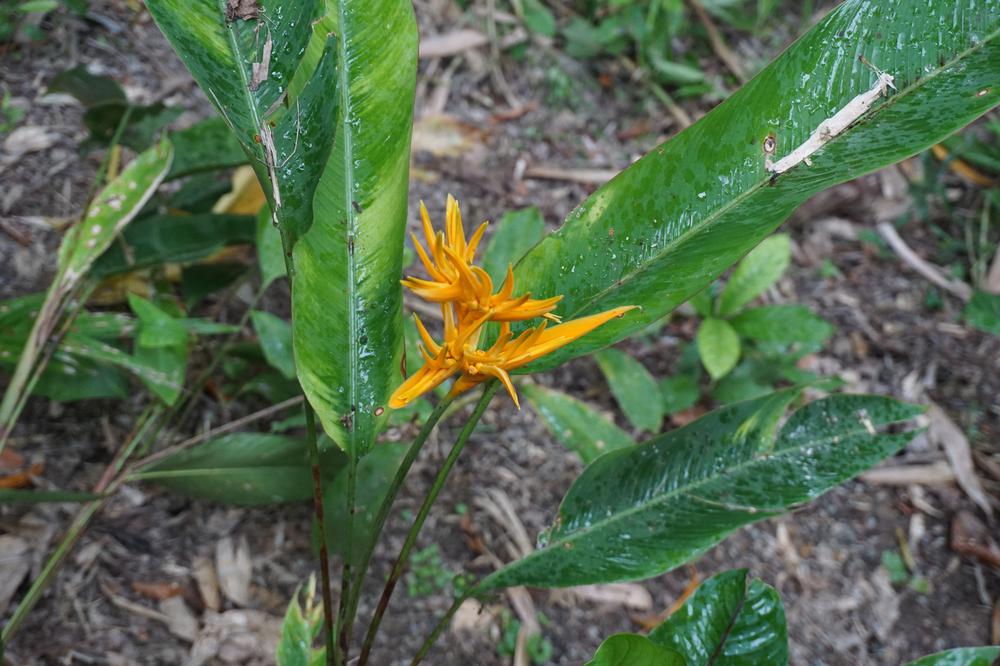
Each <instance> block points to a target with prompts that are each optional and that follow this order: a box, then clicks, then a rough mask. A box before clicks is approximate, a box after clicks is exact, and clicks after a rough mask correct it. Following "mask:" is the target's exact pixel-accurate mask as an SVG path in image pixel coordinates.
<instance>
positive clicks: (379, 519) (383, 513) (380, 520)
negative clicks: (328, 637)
mask: <svg viewBox="0 0 1000 666" xmlns="http://www.w3.org/2000/svg"><path fill="white" fill-rule="evenodd" d="M452 404H453V398H451V397H447V398H445V399H444V400H442V401H441V402H439V403H438V405H437V407H435V408H434V411H433V412H431V414H430V416H428V417H427V420H426V421H424V425H423V426H422V427H421V428H420V432H419V433H417V436H416V438H415V439H414V440H413V443H411V444H410V448H409V449H407V450H406V455H404V456H403V459H402V461H400V463H399V468H398V469H397V470H396V475H395V476H394V477H393V479H392V482H391V483H390V484H389V488H388V490H387V491H386V493H385V497H384V498H383V499H382V505H381V506H380V507H379V509H378V513H377V514H375V520H374V522H373V523H372V533H371V536H370V538H369V539H368V541H367V543H365V546H364V552H363V553H362V554H361V557H360V558H358V561H357V562H355V566H354V569H355V574H354V583H353V584H352V585H351V595H350V598H349V599H348V601H349V603H348V607H347V617H346V620H347V624H346V629H342V630H343V631H345V633H346V634H347V635H348V636H350V633H351V625H352V624H353V622H354V617H355V615H357V612H358V602H359V601H360V600H361V584H362V582H363V581H364V579H365V572H366V571H368V563H369V562H371V559H372V553H373V552H374V551H375V544H376V542H377V541H378V537H379V535H380V534H381V533H382V528H383V527H384V526H385V521H386V520H388V518H389V512H390V511H391V510H392V505H393V503H394V501H395V499H396V495H398V494H399V489H400V488H401V487H402V486H403V481H405V480H406V475H407V473H409V471H410V467H412V466H413V461H414V460H416V459H417V455H418V454H419V453H420V450H421V449H422V448H423V446H424V443H425V442H426V441H427V438H428V437H429V436H430V434H431V432H432V431H433V430H434V426H436V425H437V423H438V421H440V420H441V418H442V417H443V416H444V415H445V413H446V412H447V411H448V409H449V407H450V406H451V405H452Z"/></svg>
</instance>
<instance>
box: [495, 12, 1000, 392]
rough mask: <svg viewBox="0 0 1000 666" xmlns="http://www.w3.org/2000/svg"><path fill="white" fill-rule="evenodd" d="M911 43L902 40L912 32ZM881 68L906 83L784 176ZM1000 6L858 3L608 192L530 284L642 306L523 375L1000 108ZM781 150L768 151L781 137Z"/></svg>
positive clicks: (605, 302) (536, 291)
mask: <svg viewBox="0 0 1000 666" xmlns="http://www.w3.org/2000/svg"><path fill="white" fill-rule="evenodd" d="M901 35H902V36H903V38H900V36H901ZM861 55H863V56H864V57H865V58H866V59H867V60H868V61H869V62H871V63H874V64H875V65H876V66H878V67H879V68H881V69H882V70H884V71H885V72H887V73H888V74H890V75H892V76H894V77H895V82H894V85H895V86H896V90H895V91H893V90H889V91H888V94H887V95H886V96H885V97H883V98H880V99H879V100H876V101H875V102H874V104H873V105H872V107H871V109H870V110H869V111H868V112H866V113H865V114H864V115H863V116H862V117H861V118H860V119H859V121H858V122H855V123H852V124H851V125H850V126H849V127H848V128H846V129H845V130H844V131H842V132H840V133H838V134H837V135H836V136H834V137H833V138H831V139H830V140H829V141H827V142H826V144H825V145H824V146H823V147H822V148H820V149H819V150H818V151H817V152H815V153H814V154H812V155H811V156H810V158H809V161H810V164H807V163H805V162H804V161H803V162H802V163H800V164H798V165H796V166H793V167H792V168H790V169H789V170H787V171H786V172H784V173H782V174H780V175H777V176H776V177H772V175H773V174H772V173H770V172H768V170H767V168H766V166H765V159H766V158H767V157H768V155H766V154H765V152H764V146H765V141H766V139H767V138H768V136H769V135H770V134H771V133H773V134H774V140H775V143H776V147H775V150H774V152H775V154H774V158H775V159H778V160H780V159H781V158H783V157H785V156H788V155H789V154H791V153H793V151H794V150H795V149H796V148H797V147H798V146H800V145H802V144H803V143H805V142H806V140H807V139H808V137H809V136H810V135H811V134H812V133H813V132H814V131H815V130H816V129H817V128H818V127H819V126H820V124H821V123H822V122H823V121H824V120H826V119H828V118H831V117H832V116H833V115H834V114H835V113H837V112H838V111H839V110H841V109H843V108H844V107H846V106H847V105H848V104H849V103H850V102H851V100H852V99H854V98H855V97H857V96H858V95H861V94H862V93H865V92H867V91H869V90H872V89H873V87H874V85H873V84H875V83H876V81H877V78H876V75H875V74H874V73H873V72H872V71H871V70H870V69H869V68H868V67H867V66H866V65H865V64H864V63H862V62H861V61H860V60H859V58H858V56H861ZM998 59H1000V3H998V2H997V1H996V0H986V1H985V2H974V3H973V2H961V3H946V2H926V1H925V0H898V1H897V2H892V3H885V2H869V1H868V0H847V2H844V3H842V4H841V5H839V6H838V7H837V8H836V9H834V10H833V11H831V12H830V13H829V14H827V15H826V16H825V17H824V18H823V19H822V20H821V21H820V22H819V23H818V24H817V25H816V26H815V27H814V28H813V29H812V30H810V31H809V32H808V33H807V34H806V35H804V36H803V37H802V38H800V39H799V40H798V41H796V42H795V43H794V44H792V45H791V46H790V47H789V48H788V49H786V50H785V51H784V52H783V53H782V54H781V55H780V56H779V57H778V58H777V59H776V60H775V61H774V62H773V63H771V64H770V65H769V66H768V67H767V68H765V69H764V70H763V71H761V72H760V73H759V74H758V75H757V76H755V77H754V78H753V80H751V81H750V82H749V83H747V84H746V85H744V86H743V87H742V88H741V89H740V90H739V91H737V92H736V93H734V94H733V95H732V96H730V97H729V98H728V99H727V100H726V101H725V102H723V103H722V104H720V105H719V106H718V107H716V108H715V109H713V110H712V111H711V112H710V113H708V114H707V115H706V116H705V117H703V118H702V119H701V120H699V121H698V122H697V123H695V124H694V125H692V126H691V127H689V128H687V129H686V130H684V131H683V132H681V133H680V134H678V135H677V136H675V137H673V138H672V139H670V140H669V141H667V142H666V143H664V144H662V145H660V146H659V147H657V148H655V149H654V150H652V151H651V152H650V153H649V154H648V155H646V156H645V157H643V158H642V159H640V160H639V161H637V162H636V163H634V164H632V165H631V166H630V167H629V168H628V169H626V170H625V171H624V172H623V173H621V174H620V175H618V176H617V177H615V178H614V179H612V180H611V181H610V182H609V183H607V184H605V185H604V186H603V187H601V188H600V189H599V190H597V192H595V193H594V194H593V195H592V196H591V197H590V198H589V199H587V200H586V201H585V202H583V204H581V206H580V207H579V208H577V209H576V210H575V211H574V212H573V213H571V214H570V215H569V217H568V218H567V220H566V222H565V224H564V225H563V226H562V228H561V229H559V230H558V231H556V232H554V233H552V234H550V235H548V236H547V237H546V238H545V239H544V240H542V242H541V243H539V244H538V245H536V246H535V247H534V248H532V250H531V251H530V252H528V254H526V255H525V256H524V257H523V258H522V259H521V261H520V262H519V263H518V265H517V268H516V271H515V275H516V277H517V286H518V289H519V290H521V291H530V292H531V293H532V294H533V295H534V296H535V297H537V298H543V297H548V296H555V295H557V294H561V295H563V300H562V302H561V303H560V304H559V307H558V309H557V310H556V314H558V315H561V316H562V317H564V318H565V319H573V318H576V317H580V316H583V315H589V314H594V313H596V312H602V311H605V310H608V309H610V308H613V307H616V306H624V305H640V306H642V310H634V311H632V312H629V313H628V314H626V315H625V316H624V317H622V318H621V319H616V320H613V321H611V322H609V323H608V324H605V325H604V326H602V327H601V328H599V329H597V330H596V331H594V332H592V333H590V334H588V335H587V336H584V337H583V338H581V339H580V340H578V341H576V342H575V343H573V344H571V345H567V346H566V347H563V348H562V349H560V350H558V351H555V352H553V353H552V354H549V355H547V356H545V357H544V358H542V359H540V360H539V361H536V362H535V363H532V364H530V365H528V366H526V367H525V368H523V369H522V372H535V371H539V370H545V369H548V368H552V367H555V366H557V365H559V364H561V363H563V362H565V361H566V360H567V359H570V358H573V357H575V356H579V355H581V354H587V353H589V352H592V351H594V350H596V349H601V348H602V347H606V346H608V345H609V344H611V343H613V342H616V341H618V340H621V339H622V338H624V337H626V336H628V335H631V334H633V333H635V332H637V331H640V330H642V329H643V328H645V327H646V326H647V325H648V324H650V323H651V322H653V321H656V320H658V319H660V318H661V317H663V316H664V315H665V314H666V313H668V312H670V311H671V310H673V309H674V308H676V307H677V306H678V305H679V304H681V303H683V302H684V301H685V300H687V299H688V298H690V297H691V296H692V295H693V294H695V293H697V292H698V291H700V290H701V289H703V288H704V287H705V286H706V285H707V284H708V283H709V282H711V281H713V280H715V279H716V278H718V277H719V276H720V275H721V274H722V273H723V272H724V271H725V270H726V269H727V268H728V267H729V266H731V265H732V264H733V263H735V262H736V261H737V260H738V259H739V258H740V257H742V256H744V255H745V254H746V253H747V252H749V251H750V250H751V249H752V248H753V247H754V246H755V245H757V244H758V243H760V242H761V241H762V240H763V239H764V238H765V237H766V236H767V235H768V234H770V233H771V232H773V231H774V230H775V229H776V228H777V227H778V226H779V225H780V224H781V223H782V221H784V220H785V219H786V218H787V217H788V216H789V215H790V214H791V213H792V212H793V211H794V210H795V209H796V208H797V207H798V206H799V205H800V204H801V203H803V202H804V201H805V200H807V199H808V198H809V197H811V196H812V195H813V194H815V193H817V192H819V191H821V190H824V189H826V188H828V187H832V186H833V185H836V184H838V183H842V182H844V181H847V180H850V179H852V178H856V177H858V176H860V175H862V174H865V173H869V172H871V171H874V170H876V169H879V168H881V167H883V166H886V165H888V164H891V163H893V162H896V161H898V160H901V159H904V158H906V157H908V156H910V155H913V154H915V153H917V152H919V151H921V150H924V149H926V148H928V147H929V146H931V145H933V144H934V143H935V142H938V141H940V140H941V139H943V138H945V137H947V136H948V135H950V134H952V133H953V132H954V131H956V130H957V129H959V128H961V127H963V126H964V125H966V124H967V123H969V122H971V121H972V120H973V119H975V118H977V117H978V116H980V115H982V114H983V113H985V112H986V111H988V110H989V109H991V108H993V107H994V106H995V105H996V104H997V103H998V101H1000V85H997V78H996V62H997V60H998ZM768 147H770V144H769V143H768Z"/></svg>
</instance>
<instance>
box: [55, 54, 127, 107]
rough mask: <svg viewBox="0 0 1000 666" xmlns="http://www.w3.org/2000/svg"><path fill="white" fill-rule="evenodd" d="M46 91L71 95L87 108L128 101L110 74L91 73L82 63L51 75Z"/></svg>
mask: <svg viewBox="0 0 1000 666" xmlns="http://www.w3.org/2000/svg"><path fill="white" fill-rule="evenodd" d="M48 91H49V92H50V93H66V94H69V95H72V96H73V97H75V98H76V99H77V100H78V101H79V102H80V104H82V105H83V107H84V108H87V109H89V108H92V107H95V106H101V105H103V104H127V103H128V98H127V97H126V96H125V91H124V90H122V87H121V86H120V85H118V82H117V81H115V80H114V79H112V78H111V77H110V76H100V75H97V74H91V73H90V72H89V71H88V70H87V66H86V65H82V64H81V65H76V66H75V67H71V68H70V69H67V70H65V71H62V72H59V73H58V74H56V75H55V76H54V77H52V81H51V82H50V83H49V89H48Z"/></svg>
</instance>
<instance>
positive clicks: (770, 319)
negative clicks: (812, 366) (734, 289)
mask: <svg viewBox="0 0 1000 666" xmlns="http://www.w3.org/2000/svg"><path fill="white" fill-rule="evenodd" d="M729 323H730V324H732V327H733V328H734V329H735V330H736V332H737V333H739V334H740V335H742V336H743V337H744V338H750V339H751V340H763V341H765V342H780V343H783V344H793V343H796V342H799V343H804V344H808V345H821V344H823V343H824V342H826V340H827V339H828V338H829V337H830V336H831V335H833V326H831V325H830V324H828V323H827V322H826V321H825V320H823V319H822V318H821V317H818V316H817V315H815V314H814V313H813V311H812V310H810V309H809V308H807V307H805V306H803V305H763V306H761V307H758V308H750V309H749V310H744V311H743V312H740V313H739V314H737V315H736V316H735V317H733V318H732V319H730V320H729Z"/></svg>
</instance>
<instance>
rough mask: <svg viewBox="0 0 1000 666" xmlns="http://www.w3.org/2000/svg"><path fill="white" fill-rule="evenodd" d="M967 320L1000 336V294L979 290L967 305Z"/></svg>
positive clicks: (981, 329) (987, 331)
mask: <svg viewBox="0 0 1000 666" xmlns="http://www.w3.org/2000/svg"><path fill="white" fill-rule="evenodd" d="M965 320H966V321H967V322H969V324H971V325H972V326H975V327H976V328H978V329H979V330H980V331H985V332H986V333H992V334H993V335H996V336H1000V295H998V294H987V293H986V292H984V291H977V292H976V293H975V294H973V295H972V299H971V300H970V301H969V303H968V305H966V306H965Z"/></svg>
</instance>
